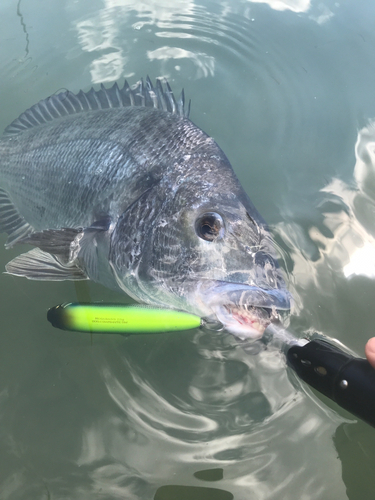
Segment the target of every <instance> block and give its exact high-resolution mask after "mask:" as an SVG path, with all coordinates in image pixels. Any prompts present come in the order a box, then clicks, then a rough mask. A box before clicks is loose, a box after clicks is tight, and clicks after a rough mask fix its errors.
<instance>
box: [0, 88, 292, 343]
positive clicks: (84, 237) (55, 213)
mask: <svg viewBox="0 0 375 500" xmlns="http://www.w3.org/2000/svg"><path fill="white" fill-rule="evenodd" d="M187 114H188V113H187V112H186V111H185V106H184V97H183V94H182V97H181V98H180V99H179V100H178V101H176V100H175V99H174V97H173V94H172V92H171V90H170V88H169V86H168V85H167V87H166V88H163V87H162V85H161V84H160V82H158V83H157V86H156V87H153V86H152V83H151V81H150V80H149V79H147V81H146V84H144V83H143V81H141V82H139V83H138V84H137V86H135V87H134V88H130V87H129V86H128V85H127V84H125V86H124V88H123V89H119V87H118V86H117V85H116V84H115V85H114V86H113V87H112V88H110V89H105V88H104V87H103V86H102V88H101V89H100V90H98V91H94V90H93V89H92V90H91V91H89V92H87V93H83V92H82V91H81V92H80V93H78V94H77V95H74V94H72V93H71V92H64V93H61V94H58V95H54V96H51V97H50V98H48V99H46V100H44V101H41V102H40V103H38V104H37V105H35V106H33V107H32V108H30V109H29V110H27V111H26V112H25V113H23V114H22V115H21V116H20V117H19V118H18V119H17V120H15V121H14V122H13V123H12V124H11V125H10V126H9V127H8V128H7V129H6V130H5V132H4V135H3V136H2V138H1V139H0V158H1V160H0V186H1V190H0V230H2V231H6V232H7V233H8V235H9V237H8V242H7V246H8V247H10V246H13V245H15V244H17V243H19V242H22V243H29V244H31V245H34V246H35V247H36V248H35V249H33V250H31V251H30V252H28V253H26V254H22V255H20V256H19V257H16V258H15V259H14V260H13V261H11V262H10V263H9V264H8V265H7V266H6V268H7V272H8V273H10V274H15V275H20V276H26V277H28V278H30V279H47V280H48V279H53V280H63V279H87V278H90V279H92V280H94V281H96V282H98V283H101V284H103V285H105V286H107V287H110V288H112V289H115V290H122V291H123V292H125V293H127V294H128V295H130V296H131V297H133V298H134V299H136V300H137V301H139V302H143V303H148V304H154V305H159V306H164V307H165V306H167V307H172V308H177V309H182V310H186V311H188V312H192V313H195V314H199V315H200V316H202V317H208V318H212V319H219V320H220V321H221V322H222V323H223V324H224V325H225V326H226V327H227V329H228V330H230V331H232V332H233V333H236V334H238V335H240V336H259V332H260V331H262V328H259V325H261V326H262V325H263V323H264V324H265V323H266V322H267V321H268V319H267V318H268V317H269V314H268V315H267V314H266V315H265V314H264V311H268V313H269V312H270V311H273V312H274V311H276V310H280V309H284V310H285V309H288V308H289V295H288V292H287V290H286V287H285V283H284V280H283V277H282V274H281V272H280V269H279V267H278V264H277V261H276V257H275V249H274V242H273V241H272V237H271V235H270V233H269V231H268V229H267V227H266V225H265V223H264V221H263V220H262V218H261V216H260V215H259V213H258V212H257V210H256V209H255V207H254V205H253V204H252V203H251V201H250V199H249V198H248V196H247V195H246V193H245V192H244V190H243V188H242V187H241V185H240V183H239V181H238V179H237V177H236V176H235V174H234V172H233V169H232V167H231V165H230V163H229V161H228V159H227V157H226V156H225V154H224V153H223V151H222V150H221V149H220V147H219V146H218V145H217V144H216V142H215V141H214V140H213V139H212V138H211V137H209V136H208V135H207V134H206V133H205V132H203V131H202V130H201V129H199V128H198V127H197V126H195V125H194V124H193V123H192V122H191V121H190V120H189V119H188V117H187ZM263 329H264V328H263Z"/></svg>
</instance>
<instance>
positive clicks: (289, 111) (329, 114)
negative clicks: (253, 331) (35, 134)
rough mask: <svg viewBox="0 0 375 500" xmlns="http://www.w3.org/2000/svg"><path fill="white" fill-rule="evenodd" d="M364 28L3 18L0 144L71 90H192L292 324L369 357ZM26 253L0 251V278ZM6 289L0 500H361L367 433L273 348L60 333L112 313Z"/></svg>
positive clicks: (12, 13) (344, 21) (365, 22)
mask: <svg viewBox="0 0 375 500" xmlns="http://www.w3.org/2000/svg"><path fill="white" fill-rule="evenodd" d="M373 19H374V16H373V2H372V1H371V0H362V1H355V0H347V1H345V2H333V1H328V0H325V1H323V2H322V1H314V0H312V1H309V0H284V1H283V0H268V1H266V0H264V1H263V2H255V1H246V0H243V1H242V0H230V1H229V0H228V1H225V0H224V1H215V2H214V1H211V0H196V1H185V0H184V1H182V0H181V1H180V0H176V1H174V2H170V1H169V0H159V1H154V0H143V1H137V2H135V1H133V0H95V1H92V0H79V1H78V0H64V1H62V0H49V1H48V2H43V1H41V0H20V1H18V3H17V2H15V1H12V0H3V1H2V2H1V4H0V39H1V43H0V70H1V78H0V102H1V115H0V126H1V128H5V126H7V125H8V124H9V123H10V122H11V121H12V120H13V119H14V118H16V117H17V116H18V115H19V114H20V113H21V112H22V111H24V110H25V109H26V108H28V107H30V106H31V105H32V104H34V103H35V102H37V101H38V100H40V99H42V98H45V97H46V96H48V95H50V94H52V93H54V92H57V91H58V90H59V89H62V88H67V89H70V90H72V91H79V90H80V89H84V90H88V89H89V88H90V87H91V86H92V85H95V84H98V83H101V82H105V83H106V82H108V83H109V82H112V81H116V80H120V81H123V79H124V78H127V79H128V80H129V82H130V83H134V82H136V81H137V79H138V78H140V77H141V76H145V75H147V74H148V75H150V77H151V78H152V79H154V78H156V77H167V78H168V80H169V82H170V84H171V85H172V87H173V88H174V89H175V91H176V93H178V92H179V91H180V89H181V88H182V87H184V88H185V93H186V95H187V96H188V97H189V98H191V99H192V112H191V118H192V120H193V121H194V122H195V123H196V124H197V125H198V126H200V127H201V128H202V129H203V130H205V131H206V132H207V133H209V134H210V135H212V136H213V137H214V138H215V139H216V140H217V142H218V143H219V145H220V146H221V147H222V148H223V150H224V151H225V153H226V154H227V156H228V157H229V159H230V161H231V163H232V165H233V168H234V169H235V171H236V173H237V175H238V177H239V178H240V180H241V182H242V184H243V185H244V187H245V189H246V191H247V193H248V194H249V195H250V197H251V199H252V201H253V202H254V204H255V205H256V206H257V208H258V210H259V211H260V213H261V214H262V215H263V217H264V218H265V219H266V220H267V222H268V223H269V224H270V226H271V227H272V230H273V232H274V234H275V237H276V238H277V240H278V242H279V244H280V246H281V248H282V250H283V257H284V260H285V268H286V270H287V272H288V275H289V281H290V290H291V291H292V293H293V296H294V299H295V300H294V306H293V311H292V315H291V318H290V324H291V326H292V327H293V328H294V329H295V331H296V332H297V333H298V334H299V335H300V336H303V335H304V334H305V333H306V332H311V331H319V332H322V333H324V334H326V335H328V336H331V337H335V338H337V339H339V340H340V341H341V342H343V343H345V344H346V345H348V346H349V347H350V348H352V349H354V350H356V351H357V352H358V353H359V354H363V348H364V344H365V342H366V340H367V339H368V338H369V337H370V336H372V335H374V332H375V328H374V325H375V308H374V307H373V304H374V303H375V282H374V277H375V241H374V238H375V224H374V213H375V201H374V199H375V198H374V197H375V182H374V181H375V170H374V167H375V128H374V127H373V126H372V125H371V120H375V93H374V88H375V50H374V49H375V32H374V30H373ZM5 240H6V238H5V236H4V235H2V236H1V244H2V243H4V242H5ZM21 250H22V249H21V248H15V249H13V250H11V251H5V250H4V249H0V268H4V265H5V264H6V262H8V261H9V260H10V259H11V258H12V257H13V256H15V255H17V254H18V253H20V251H21ZM0 287H1V299H2V300H1V301H0V311H1V348H0V373H1V378H0V419H1V425H0V443H1V445H0V471H1V473H0V492H1V494H0V497H1V498H2V499H4V500H22V499H25V500H30V499H44V498H45V499H69V500H73V499H77V500H78V499H79V500H82V499H83V500H84V499H90V500H92V499H101V500H102V499H108V500H111V499H120V498H121V499H122V498H126V499H127V500H133V499H134V500H141V499H148V498H150V499H153V498H155V499H157V500H167V499H170V498H181V499H185V498H186V499H189V500H190V499H194V500H200V499H205V500H207V499H210V498H215V500H220V499H226V498H228V499H230V498H235V499H236V500H249V499H252V500H263V499H267V500H272V499H275V500H277V499H281V498H285V499H288V500H293V499H296V500H301V499H309V500H310V499H312V500H315V499H319V500H328V499H340V500H341V499H346V498H348V499H350V500H353V499H358V500H359V499H361V500H364V499H373V491H374V490H375V480H374V477H373V470H374V466H375V456H374V455H375V454H374V451H373V450H374V449H375V447H374V441H375V438H374V436H375V431H374V430H373V429H371V428H370V427H368V426H367V425H366V424H364V423H361V422H357V421H356V420H355V419H354V417H352V416H350V415H349V414H347V413H345V412H344V411H343V410H341V409H339V408H338V407H337V406H336V405H334V404H333V403H329V402H328V401H327V400H325V399H324V400H323V399H322V398H320V397H318V396H317V395H316V394H313V393H312V392H311V391H309V390H308V389H307V388H306V387H305V386H302V385H301V384H300V383H299V382H298V381H297V380H296V379H295V377H294V376H293V374H291V373H290V372H289V370H287V368H286V366H285V361H284V359H283V356H282V355H281V354H280V352H279V351H278V350H277V349H276V348H273V347H272V346H270V347H269V348H267V349H264V348H261V347H260V346H255V347H254V348H253V349H247V350H245V349H244V348H243V346H242V345H241V343H239V342H237V341H236V340H235V339H234V338H233V337H232V336H230V335H227V334H223V333H212V332H211V333H210V332H204V331H194V332H186V333H182V334H165V335H160V336H152V335H146V336H143V337H136V336H134V337H128V338H123V337H120V336H114V335H113V336H110V335H107V336H94V337H93V338H90V336H88V335H86V334H68V333H66V332H60V331H58V330H53V329H52V327H51V326H50V325H49V324H48V323H47V321H46V311H47V309H48V308H49V307H51V306H53V305H56V304H58V303H62V302H69V301H75V300H76V299H77V294H81V295H82V294H87V293H89V294H90V296H91V299H92V300H106V301H110V300H114V301H119V300H121V297H119V296H118V295H116V294H115V293H112V292H111V291H109V290H106V289H105V288H103V287H101V286H99V285H95V284H91V283H90V284H89V287H88V290H85V289H78V290H77V288H76V287H75V285H74V284H73V283H40V282H32V281H27V280H25V279H21V278H15V277H11V276H7V275H2V276H0Z"/></svg>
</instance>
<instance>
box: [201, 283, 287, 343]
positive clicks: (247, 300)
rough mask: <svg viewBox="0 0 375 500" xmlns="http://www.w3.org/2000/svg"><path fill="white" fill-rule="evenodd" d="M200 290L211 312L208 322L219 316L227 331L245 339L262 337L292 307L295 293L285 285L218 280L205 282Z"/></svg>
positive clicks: (203, 300) (202, 299) (203, 302)
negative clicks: (266, 286) (261, 284)
mask: <svg viewBox="0 0 375 500" xmlns="http://www.w3.org/2000/svg"><path fill="white" fill-rule="evenodd" d="M198 290H199V291H198V297H199V301H200V303H201V304H204V305H205V308H206V310H207V309H209V310H210V313H211V314H207V318H208V321H210V319H211V318H215V319H217V320H218V321H219V322H220V323H221V324H222V325H223V326H224V328H225V330H227V331H228V332H230V333H232V334H233V335H235V336H236V337H239V338H241V339H252V340H257V339H259V338H261V337H262V335H263V333H264V331H265V329H266V328H267V326H268V325H269V324H270V323H271V321H272V320H274V319H276V318H278V317H279V313H280V312H286V311H289V310H290V304H291V296H290V294H289V292H288V291H287V290H286V289H284V288H275V289H262V288H259V287H255V286H249V285H245V284H242V283H231V282H223V281H217V282H209V283H202V284H201V285H200V286H199V288H198ZM198 297H197V298H198Z"/></svg>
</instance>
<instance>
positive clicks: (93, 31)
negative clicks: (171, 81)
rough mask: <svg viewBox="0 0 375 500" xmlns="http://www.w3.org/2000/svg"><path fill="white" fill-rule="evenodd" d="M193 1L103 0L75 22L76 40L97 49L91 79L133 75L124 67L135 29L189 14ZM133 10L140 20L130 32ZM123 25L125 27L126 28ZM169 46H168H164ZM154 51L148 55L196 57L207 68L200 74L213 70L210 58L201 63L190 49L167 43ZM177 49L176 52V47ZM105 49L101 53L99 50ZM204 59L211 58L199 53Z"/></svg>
mask: <svg viewBox="0 0 375 500" xmlns="http://www.w3.org/2000/svg"><path fill="white" fill-rule="evenodd" d="M193 6H194V3H193V2H186V1H183V0H179V1H174V2H172V3H171V2H170V1H168V0H161V1H151V2H150V1H140V2H137V3H136V4H135V3H134V1H133V0H105V2H104V7H103V8H102V9H99V10H98V11H97V13H96V14H95V15H94V16H92V17H91V18H89V19H85V20H84V21H79V22H77V23H76V26H75V27H76V30H77V31H78V40H79V43H80V44H81V47H82V50H84V51H87V52H99V54H98V57H96V58H95V59H94V60H93V61H92V62H91V65H90V73H91V80H92V83H102V82H113V81H116V80H119V79H120V78H123V77H124V76H125V77H129V76H132V74H133V73H129V71H127V69H126V66H127V63H128V56H127V52H128V51H129V48H130V46H131V45H132V44H133V43H134V39H136V37H137V30H140V29H142V28H143V27H144V26H147V25H153V24H155V25H156V26H163V23H165V22H168V21H171V20H175V19H176V18H180V17H181V16H188V15H189V14H190V13H191V12H192V8H193ZM132 13H133V15H134V14H135V15H136V16H137V17H138V18H140V21H138V22H136V23H134V24H133V26H132V27H133V30H134V32H133V33H131V32H130V33H129V27H128V26H127V23H129V17H130V15H131V14H132ZM125 29H126V31H125ZM166 49H168V50H166ZM166 49H164V50H161V51H159V52H157V51H155V52H156V53H155V54H152V53H151V54H150V59H151V60H152V59H153V58H154V59H162V58H172V59H175V58H181V57H187V58H189V59H191V60H192V61H195V62H196V63H197V64H198V66H199V67H203V68H206V67H208V68H209V69H208V70H207V69H206V70H204V71H203V76H206V74H208V73H209V72H210V71H211V72H212V61H209V62H208V64H207V63H201V62H200V60H201V56H200V55H199V54H196V53H193V52H186V51H185V52H186V54H183V53H182V52H183V51H182V49H178V48H177V47H167V48H166ZM178 50H180V51H181V52H180V53H179V54H177V53H176V51H178ZM100 52H104V54H100ZM202 57H203V60H205V59H207V58H208V59H210V58H209V57H208V56H206V55H205V54H202Z"/></svg>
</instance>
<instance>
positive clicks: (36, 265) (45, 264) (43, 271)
mask: <svg viewBox="0 0 375 500" xmlns="http://www.w3.org/2000/svg"><path fill="white" fill-rule="evenodd" d="M5 269H6V272H7V273H8V274H13V275H15V276H24V277H25V278H28V279H30V280H44V281H64V280H86V279H88V277H87V276H86V274H85V272H84V271H83V270H82V269H80V268H79V267H77V266H76V265H75V264H73V263H63V262H61V261H60V260H59V259H58V258H57V257H55V256H54V255H51V254H50V253H47V252H43V250H40V249H39V248H34V249H33V250H30V252H27V253H23V254H21V255H19V256H18V257H16V258H15V259H13V260H11V261H10V262H8V264H7V265H6V266H5Z"/></svg>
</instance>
